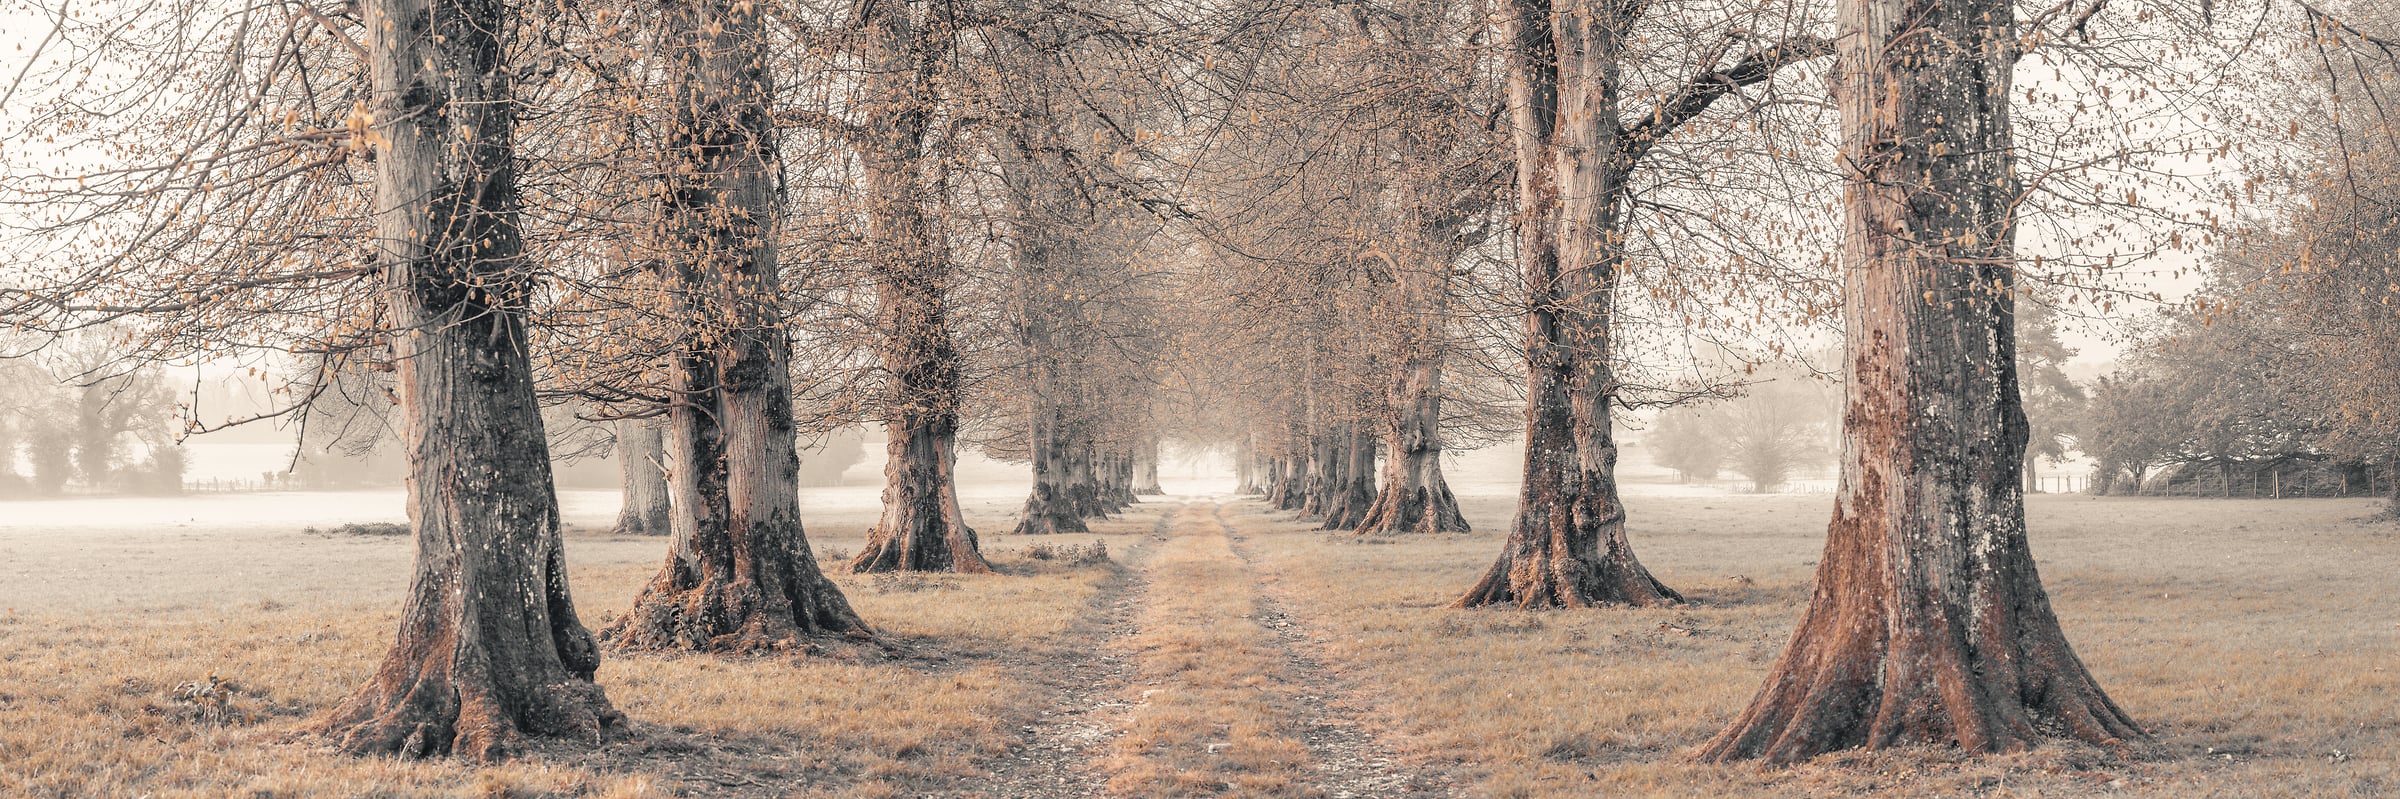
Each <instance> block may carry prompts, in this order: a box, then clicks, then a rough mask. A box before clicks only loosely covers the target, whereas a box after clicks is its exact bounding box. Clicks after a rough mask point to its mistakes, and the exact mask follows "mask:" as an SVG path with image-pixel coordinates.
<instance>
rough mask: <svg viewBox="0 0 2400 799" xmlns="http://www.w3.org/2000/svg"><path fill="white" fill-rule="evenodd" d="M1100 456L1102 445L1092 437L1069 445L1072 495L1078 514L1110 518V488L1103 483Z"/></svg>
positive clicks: (1069, 490)
mask: <svg viewBox="0 0 2400 799" xmlns="http://www.w3.org/2000/svg"><path fill="white" fill-rule="evenodd" d="M1079 438H1080V437H1079ZM1099 458H1100V455H1099V448H1098V447H1097V446H1095V445H1094V444H1093V443H1092V442H1091V440H1090V439H1089V438H1080V440H1078V441H1076V442H1075V443H1074V444H1072V445H1070V446H1068V447H1067V492H1068V497H1069V498H1070V500H1071V501H1072V504H1073V506H1074V508H1075V515H1077V516H1080V517H1082V518H1085V519H1106V518H1108V512H1109V508H1108V505H1107V504H1106V496H1105V495H1106V490H1105V488H1104V487H1103V486H1102V485H1101V476H1100V465H1099Z"/></svg>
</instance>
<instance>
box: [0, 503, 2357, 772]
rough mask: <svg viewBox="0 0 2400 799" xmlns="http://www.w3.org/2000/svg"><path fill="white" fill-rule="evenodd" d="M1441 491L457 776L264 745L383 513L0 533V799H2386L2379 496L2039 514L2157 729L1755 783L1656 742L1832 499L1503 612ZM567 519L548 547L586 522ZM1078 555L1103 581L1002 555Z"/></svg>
mask: <svg viewBox="0 0 2400 799" xmlns="http://www.w3.org/2000/svg"><path fill="white" fill-rule="evenodd" d="M1177 488H1178V486H1176V485H1174V484H1172V482H1170V485H1169V489H1170V490H1175V489H1177ZM1469 488H1470V490H1469V492H1468V493H1467V494H1466V495H1465V496H1463V497H1462V499H1464V500H1465V502H1466V505H1467V510H1468V514H1469V518H1470V519H1471V520H1472V521H1473V522H1474V523H1475V525H1476V527H1477V532H1476V533H1473V534H1470V535H1464V536H1447V537H1440V538H1431V539H1416V540H1403V541H1397V542H1391V543H1372V544H1362V543H1358V542H1354V541H1350V540H1346V539H1345V538H1343V537H1335V536H1329V535H1327V534H1325V533H1321V532H1316V531H1313V530H1310V529H1308V526H1307V525H1303V524H1294V523H1291V522H1288V521H1284V520H1283V517H1282V515H1281V514H1274V515H1269V514H1265V513H1263V512H1261V511H1260V510H1259V509H1258V507H1257V506H1256V505H1255V504H1253V503H1249V502H1244V501H1239V500H1233V499H1231V498H1226V497H1222V496H1217V497H1206V496H1185V497H1171V498H1156V497H1153V498H1149V499H1150V502H1148V503H1145V504H1144V505H1143V506H1142V507H1140V508H1138V509H1137V510H1135V511H1134V512H1131V513H1128V514H1125V515H1123V516H1121V517H1119V518H1118V519H1116V520H1114V521H1111V522H1108V523H1106V524H1105V525H1103V526H1102V528H1101V532H1100V533H1099V534H1096V535H1091V536H1083V535H1076V536H1062V537H1060V538H1059V540H1058V541H1055V542H1037V541H1035V540H1032V539H1026V538H1020V537H1014V536H1007V535H998V534H990V533H987V534H986V536H985V537H984V546H985V549H986V551H987V552H988V553H991V554H992V555H993V559H994V560H995V562H996V563H998V564H999V565H1001V566H1002V568H1003V569H1004V570H1005V571H1008V572H1010V573H1009V574H1003V575H994V576H984V577H952V576H934V577H921V578H906V577H903V578H893V577H880V578H868V577H853V576H847V575H845V576H839V577H837V580H839V581H840V582H841V583H842V585H843V587H844V588H845V590H847V591H848V592H849V593H850V596H851V597H852V599H853V601H855V602H856V603H858V605H859V610H860V612H861V613H862V614H863V615H865V616H866V617H867V619H868V620H869V621H870V622H871V623H873V624H875V625H876V626H877V627H878V629H880V630H881V631H883V632H884V633H886V634H887V636H888V637H889V638H890V640H891V641H892V642H893V644H894V646H893V647H892V648H891V649H890V650H888V651H886V650H880V649H872V648H869V649H848V648H829V649H827V650H825V651H820V652H816V653H811V654H808V655H805V656H796V657H792V658H786V659H750V660H723V659H716V658H704V657H688V656H681V657H661V656H647V655H645V656H616V657H611V658H610V659H609V660H608V661H607V662H606V663H605V664H603V666H602V668H601V671H600V676H599V679H600V683H601V684H602V686H603V687H605V688H606V689H607V690H608V692H609V695H610V697H611V698H612V699H613V700H614V701H615V702H616V703H617V705H618V706H619V707H620V708H621V709H623V710H625V711H626V712H627V713H628V714H629V715H630V716H631V717H632V718H633V719H634V723H633V725H632V726H631V728H630V729H628V730H626V731H625V732H623V733H622V734H620V735H617V736H615V737H613V738H612V740H611V741H610V742H609V743H608V744H607V745H606V746H604V747H601V748H600V749H598V750H592V751H577V750H569V749H554V750H543V751H537V752H535V753H532V754H530V755H529V756H527V757H524V758H521V759H519V760H516V761H512V762H509V763H505V764H501V765H497V766H490V767H471V766H464V765H460V764H456V763H449V762H433V763H405V762H398V761H391V760H380V759H368V760H359V759H353V758H349V757H345V756H340V755H337V754H334V753H333V752H331V751H330V750H327V749H324V748H322V747H320V746H318V745H317V744H315V743H313V742H312V741H310V740H309V739H307V738H305V737H300V736H296V735H295V734H294V733H295V731H296V730H297V729H298V728H299V727H300V726H301V725H302V724H303V723H304V721H305V720H306V719H308V718H309V717H311V716H312V715H314V714H316V713H319V712H322V711H324V710H326V709H327V708H329V707H330V705H331V704H332V703H334V702H336V701H338V700H339V699H340V698H341V697H342V696H343V694H344V692H345V691H347V690H348V689H350V688H351V687H353V686H354V685H355V684H356V683H357V682H359V681H360V680H361V679H363V678H364V677H365V675H366V672H367V670H368V669H369V668H370V667H371V666H372V664H373V662H374V659H375V658H376V657H377V656H378V655H379V654H380V653H381V651H382V648H383V647H384V646H385V645H386V643H387V642H388V637H389V636H390V634H391V629H392V626H393V624H394V623H395V621H394V620H395V616H396V614H397V610H398V607H397V606H398V601H399V595H400V590H401V588H402V587H403V586H402V583H403V581H404V580H405V579H406V575H407V563H408V557H409V547H408V545H407V543H406V542H405V540H403V539H399V538H383V537H355V536H334V535H325V534H311V533H307V532H304V531H303V528H305V527H308V526H316V527H321V528H322V527H330V526H332V525H334V524H338V523H341V522H348V521H389V520H391V519H392V518H394V517H396V515H397V508H398V503H397V501H396V495H394V494H391V493H388V492H387V493H380V494H355V495H272V494H269V495H247V496H225V497H207V498H202V499H200V500H198V501H196V502H195V503H178V502H173V501H164V500H161V501H147V500H144V501H129V500H74V501H67V502H55V503H16V504H11V505H4V506H0V796H9V797H15V796H34V797H91V796H99V797H116V796H127V797H131V796H157V797H215V796H241V797H287V796H289V797H315V796H358V797H416V796H429V797H431V796H443V797H446V796H471V797H509V796H515V797H537V796H555V797H566V796H595V797H609V796H613V797H633V796H680V795H692V796H738V797H752V796H758V797H769V796H772V797H781V796H803V797H808V796H862V797H899V796H958V797H964V796H989V797H1020V796H1022V797H1066V796H1112V795H1113V796H1168V795H1181V796H1212V795H1229V796H1304V797H1305V796H1324V797H1338V796H1355V797H1365V796H1478V797H1480V796H1496V797H1510V796H1525V797H1537V796H1556V797H1567V796H1693V795H1714V796H1725V797H1739V796H1774V795H1837V796H1894V797H1897V796H1924V795H1971V796H2120V795H2124V796H2161V797H2167V796H2174V797H2182V796H2228V797H2232V796H2243V797H2247V796H2310V797H2316V796H2383V795H2391V794H2394V793H2400V612H2396V611H2394V610H2393V609H2394V608H2396V607H2400V579H2395V578H2394V576H2393V571H2394V567H2395V566H2400V525H2391V524H2388V523H2383V522H2366V521H2361V520H2362V519H2363V518H2364V517H2366V516H2368V515H2369V514H2370V513H2372V512H2373V511H2374V510H2375V509H2376V506H2375V504H2374V503H2373V502H2371V501H2367V500H2307V501H2281V502H2276V501H2216V500H2158V499H2090V498H2085V497H2079V496H2057V497H2052V496H2040V497H2035V498H2033V499H2032V501H2031V508H2030V516H2031V526H2032V528H2033V534H2034V548H2035V552H2036V553H2037V554H2038V555H2040V556H2041V557H2042V566H2043V570H2044V571H2043V573H2044V577H2045V579H2046V581H2047V582H2048V584H2049V586H2050V588H2051V592H2052V595H2053V598H2054V600H2055V602H2056V604H2057V606H2058V608H2059V611H2060V615H2061V616H2062V618H2063V619H2064V621H2065V624H2066V626H2067V632H2068V634H2069V635H2070V636H2071V637H2072V639H2073V640H2074V642H2075V643H2076V645H2077V647H2078V648H2079V650H2080V651H2081V653H2082V655H2083V657H2084V659H2085V660H2086V662H2087V663H2089V664H2090V665H2091V667H2092V669H2093V671H2094V672H2095V674H2096V675H2097V676H2098V677H2099V679H2100V680H2101V681H2102V684H2103V685H2105V686H2106V687H2107V688H2108V689H2109V690H2110V691H2111V692H2112V693H2113V694H2114V695H2115V697H2116V698H2117V700H2118V701H2119V703H2120V704H2122V705H2124V706H2125V707H2126V708H2127V709H2128V710H2129V711H2130V712H2131V713H2132V714H2133V715H2134V716H2135V718H2137V719H2139V720H2140V721H2142V722H2143V723H2144V724H2146V725H2148V726H2149V727H2150V728H2151V729H2152V730H2153V731H2155V732H2156V733H2157V735H2158V740H2157V742H2156V743H2155V744H2154V745H2151V746H2148V747H2145V748H2142V749H2139V750H2137V751H2134V752H2131V753H2111V752H2102V751H2097V750H2089V749H2083V748H2077V747H2066V746H2053V747H2049V748H2045V749H2041V750H2036V751H2033V752H2029V753H2025V754H2020V755H2011V756H2006V757H1998V758H1987V759H1968V760H1961V759H1959V758H1956V757H1954V756H1951V755H1948V754H1946V753H1941V752H1902V753H1887V754H1882V755H1875V756H1849V757H1837V758H1833V759H1831V760H1830V761H1827V762H1819V763H1815V764H1810V765H1806V766H1801V767H1797V768H1791V769H1779V770H1769V769H1759V768H1755V767H1749V766H1736V767H1716V766H1697V765H1692V764H1688V763H1685V762H1682V761H1681V760H1680V759H1679V757H1678V754H1679V753H1680V752H1681V751H1682V750H1684V749H1686V748H1689V747H1691V746H1693V745H1695V744H1697V743H1699V742H1700V741H1701V740H1703V739H1704V738H1705V737H1707V736H1708V735H1709V734H1711V733H1712V732H1714V731H1715V730H1716V728H1717V727H1718V726H1719V725H1721V724H1723V723H1724V722H1725V721H1726V720H1728V719H1730V718H1731V717H1732V716H1733V715H1734V713H1735V712H1736V711H1737V710H1738V709H1739V708H1740V707H1741V705H1742V703H1744V702H1745V701H1746V700H1747V699H1748V698H1749V696H1750V693H1751V692H1752V691H1753V690H1754V689H1755V688H1756V687H1757V681H1758V680H1759V678H1760V676H1761V675H1762V674H1763V672H1764V670H1765V669H1766V667H1767V665H1768V663H1769V662H1770V661H1771V660H1772V659H1773V658H1774V656H1775V654H1776V653H1777V652H1778V651H1779V650H1780V648H1781V646H1782V644H1783V641H1784V637H1785V636H1786V635H1787V634H1788V631H1789V629H1790V625H1791V624H1792V623H1793V621H1794V620H1795V619H1796V617H1797V614H1798V610H1799V607H1800V603H1801V602H1802V601H1803V600H1804V598H1805V592H1806V587H1807V582H1808V580H1809V577H1810V574H1811V564H1812V563H1813V561H1814V560H1815V558H1816V557H1817V550H1818V546H1819V543H1820V535H1821V530H1822V526H1823V523H1824V520H1825V517H1826V514H1827V512H1828V509H1827V503H1828V502H1829V501H1830V498H1829V497H1827V496H1825V495H1822V494H1818V495H1767V496H1739V495H1706V494H1695V493H1693V492H1689V491H1683V490H1667V489H1666V488H1665V487H1660V490H1656V491H1645V490H1644V488H1645V487H1644V486H1639V485H1637V486H1634V487H1632V489H1633V491H1634V492H1635V495H1634V496H1633V497H1632V498H1631V501H1630V504H1631V507H1632V511H1633V513H1634V526H1633V529H1634V541H1635V546H1636V548H1637V550H1638V551H1639V552H1640V553H1641V554H1642V556H1643V559H1644V560H1645V561H1646V562H1647V563H1648V564H1649V565H1650V566H1651V568H1652V569H1653V570H1654V571H1656V572H1657V573H1658V575H1659V576H1660V578H1661V579H1663V580H1665V581H1666V582H1667V583H1668V584H1670V585H1673V586H1675V587H1677V588H1678V589H1682V590H1684V591H1685V592H1686V593H1687V594H1690V595H1692V596H1693V597H1694V598H1695V599H1697V600H1698V603H1697V604H1696V605H1693V606H1690V607H1685V608H1678V609H1671V610H1657V611H1622V610H1600V611H1578V612H1566V613H1524V612H1518V611H1502V610H1480V611H1458V610H1450V609H1447V608H1445V607H1443V605H1445V604H1446V603H1447V602H1448V600H1450V599H1451V598H1452V595H1453V593H1455V592H1456V591H1458V590H1460V589H1462V588H1463V587H1464V586H1465V585H1466V584H1467V583H1468V582H1469V581H1470V580H1471V579H1472V578H1473V577H1474V576H1475V574H1476V573H1477V572H1479V571H1480V570H1481V569H1483V568H1485V567H1486V566H1487V565H1488V564H1489V562H1490V558H1491V557H1492V555H1493V554H1494V552H1495V551H1496V547H1497V545H1498V538H1499V534H1500V532H1501V530H1502V528H1503V526H1504V524H1505V520H1506V517H1507V514H1508V511H1509V509H1510V498H1509V497H1507V496H1506V495H1505V494H1503V493H1501V492H1503V491H1504V490H1505V488H1506V487H1505V486H1498V485H1476V486H1472V487H1469ZM1020 491H1021V489H1019V488H1016V487H994V488H989V489H974V488H971V489H969V491H968V497H967V505H968V513H969V516H970V519H971V520H972V521H974V522H975V523H976V524H977V526H978V528H979V529H983V530H987V531H994V530H1005V529H1007V524H1006V516H1007V514H1008V513H1009V512H1010V511H1011V510H1013V507H1014V504H1015V502H1014V500H1016V499H1017V498H1018V497H1019V496H1021V494H1020V493H1019V492H1020ZM565 504H566V509H567V513H568V521H569V522H570V523H571V524H575V525H578V526H580V527H582V528H592V527H598V526H600V525H602V524H604V523H605V522H606V521H607V520H608V519H609V518H610V517H611V515H612V514H613V512H614V501H613V497H611V496H608V495H606V494H583V493H578V492H569V493H568V494H567V495H566V496H565ZM805 507H806V509H807V510H808V512H809V513H810V516H809V524H810V532H811V535H810V537H811V540H812V542H813V543H814V544H815V546H816V548H817V550H818V551H819V553H820V557H824V556H825V553H827V552H828V551H836V552H852V551H856V548H857V546H858V542H859V540H860V537H861V533H862V532H863V530H864V529H865V527H866V526H867V525H868V524H869V523H871V522H872V516H873V495H872V492H871V490H854V489H835V490H827V491H821V492H812V493H811V494H810V495H809V497H808V498H807V504H806V505H805ZM1093 540H1099V541H1102V542H1104V543H1105V544H1106V546H1107V549H1108V552H1109V555H1110V558H1111V562H1108V563H1103V564H1091V563H1084V564H1077V563H1074V562H1072V561H1071V559H1069V558H1061V557H1047V558H1037V557H1034V553H1031V552H1029V551H1028V547H1029V546H1031V545H1033V544H1035V543H1059V544H1079V545H1080V544H1087V543H1089V542H1090V541H1093ZM664 546H665V544H664V541H662V540H660V539H647V538H625V537H617V536H611V535H605V534H599V533H592V532H584V531H577V532H571V533H570V535H569V540H568V547H569V550H568V552H569V557H570V559H571V566H572V568H573V570H574V574H573V579H574V589H575V592H576V600H577V602H578V604H579V605H580V606H581V610H582V613H583V615H584V616H585V618H586V619H587V621H591V622H592V623H594V624H595V626H597V625H598V624H600V623H601V622H602V620H604V619H606V618H607V617H608V616H609V615H610V614H611V613H612V612H615V611H618V610H621V609H622V608H624V607H625V606H626V605H627V604H629V602H630V601H631V599H632V597H633V594H634V593H635V592H636V591H637V590H638V589H639V587H640V585H641V583H642V581H643V580H645V579H647V578H648V576H649V575H650V573H651V572H652V570H654V569H655V568H656V567H657V565H658V559H659V557H660V556H661V555H662V553H663V551H664ZM1044 554H1046V553H1044ZM825 559H827V560H829V561H830V560H831V558H825ZM212 673H213V674H214V675H215V677H216V678H217V680H219V681H220V682H217V683H212V682H210V675H211V674H212ZM189 683H198V685H197V686H188V687H186V686H185V684H189Z"/></svg>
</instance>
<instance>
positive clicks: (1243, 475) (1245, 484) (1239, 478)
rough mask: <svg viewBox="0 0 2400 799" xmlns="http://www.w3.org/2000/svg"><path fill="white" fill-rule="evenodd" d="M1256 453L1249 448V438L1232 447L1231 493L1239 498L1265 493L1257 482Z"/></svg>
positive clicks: (1246, 437)
mask: <svg viewBox="0 0 2400 799" xmlns="http://www.w3.org/2000/svg"><path fill="white" fill-rule="evenodd" d="M1258 471H1259V469H1258V453H1257V452H1256V450H1254V449H1253V448H1252V447H1251V446H1250V437H1249V436H1247V435H1244V436H1243V437H1242V440H1240V441H1237V442H1234V445H1233V481H1234V482H1233V493H1234V494H1236V495H1239V496H1249V495H1251V494H1263V493H1266V491H1265V489H1264V488H1262V487H1260V485H1259V481H1258Z"/></svg>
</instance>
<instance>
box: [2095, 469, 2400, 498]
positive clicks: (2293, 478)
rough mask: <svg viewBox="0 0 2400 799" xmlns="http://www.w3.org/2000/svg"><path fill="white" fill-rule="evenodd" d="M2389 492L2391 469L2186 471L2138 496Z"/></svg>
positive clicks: (2151, 484) (2148, 486)
mask: <svg viewBox="0 0 2400 799" xmlns="http://www.w3.org/2000/svg"><path fill="white" fill-rule="evenodd" d="M2391 492H2392V467H2390V466H2375V467H2368V468H2361V469H2354V470H2353V469H2284V468H2271V469H2253V470H2250V471H2248V472H2247V473H2241V472H2232V471H2229V470H2211V469H2186V470H2184V471H2182V472H2169V473H2167V474H2165V475H2163V476H2160V477H2155V478H2151V479H2150V480H2149V481H2148V482H2146V483H2144V484H2143V485H2142V488H2141V491H2140V492H2138V493H2140V494H2141V495H2142V496H2146V497H2218V498H2230V499H2306V498H2312V497H2313V498H2333V497H2382V496H2390V495H2391Z"/></svg>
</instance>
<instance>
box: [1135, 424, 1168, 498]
mask: <svg viewBox="0 0 2400 799" xmlns="http://www.w3.org/2000/svg"><path fill="white" fill-rule="evenodd" d="M1137 446H1138V447H1139V449H1138V450H1136V451H1135V453H1134V458H1133V493H1134V495H1135V496H1143V497H1159V496H1166V493H1167V489H1166V487H1165V486H1161V485H1159V484H1158V437H1157V436H1143V437H1142V441H1141V443H1140V444H1139V445H1137Z"/></svg>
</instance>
